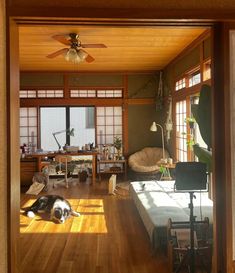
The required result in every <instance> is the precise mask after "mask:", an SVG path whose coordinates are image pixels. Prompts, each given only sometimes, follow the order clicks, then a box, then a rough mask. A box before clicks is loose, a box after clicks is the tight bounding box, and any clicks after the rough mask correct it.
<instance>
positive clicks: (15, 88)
mask: <svg viewBox="0 0 235 273" xmlns="http://www.w3.org/2000/svg"><path fill="white" fill-rule="evenodd" d="M18 37H19V33H18V27H17V25H16V24H15V22H14V21H13V20H10V21H9V36H7V38H8V39H7V43H8V44H9V45H10V47H9V48H8V51H7V56H8V58H7V90H8V92H9V95H8V101H7V112H8V113H7V125H8V127H7V129H8V138H7V139H8V143H7V162H8V166H7V167H8V177H7V183H8V225H9V226H8V232H9V244H8V246H9V251H8V253H9V258H10V262H9V266H10V268H9V272H10V273H17V272H19V271H18V262H19V259H18V255H19V245H18V244H19V224H20V223H19V211H20V151H19V147H20V143H19V41H18Z"/></svg>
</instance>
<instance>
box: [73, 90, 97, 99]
mask: <svg viewBox="0 0 235 273" xmlns="http://www.w3.org/2000/svg"><path fill="white" fill-rule="evenodd" d="M70 97H71V98H95V97H96V90H70Z"/></svg>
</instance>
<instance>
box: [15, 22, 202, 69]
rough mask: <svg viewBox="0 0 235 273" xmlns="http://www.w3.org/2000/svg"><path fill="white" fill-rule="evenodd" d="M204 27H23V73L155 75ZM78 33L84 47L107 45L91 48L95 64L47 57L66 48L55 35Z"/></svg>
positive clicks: (21, 49)
mask: <svg viewBox="0 0 235 273" xmlns="http://www.w3.org/2000/svg"><path fill="white" fill-rule="evenodd" d="M205 30H206V28H204V27H190V28H188V27H187V28H186V27H108V26H106V27H104V26H90V27H88V26H68V25H66V26H65V25H63V26H46V25H45V26H42V25H41V26H35V25H31V26H30V25H27V26H23V25H21V26H20V28H19V33H20V35H19V37H20V41H19V44H20V69H21V71H79V72H93V71H94V72H97V71H101V72H102V71H104V72H107V71H111V72H112V71H120V72H123V71H127V72H128V71H155V70H160V69H162V68H164V67H165V66H166V65H167V64H168V63H169V62H170V61H172V60H173V59H174V58H175V57H176V56H177V55H178V54H179V53H180V52H182V50H183V49H184V48H186V47H187V46H188V45H189V44H190V43H192V42H193V41H194V40H195V39H196V38H197V37H198V36H200V35H201V34H202V33H203V32H204V31H205ZM71 32H76V33H78V34H79V36H80V40H81V42H82V43H84V44H85V43H86V44H87V43H89V44H91V43H103V44H105V45H106V46H107V48H89V49H88V48H87V49H86V51H87V52H88V53H89V54H90V55H91V56H92V57H94V58H95V61H94V62H92V63H87V62H82V63H80V64H73V63H71V62H67V61H66V60H65V58H64V56H63V55H62V56H58V57H56V58H54V59H49V58H47V57H46V56H47V55H48V54H50V53H53V52H55V51H57V50H60V49H62V48H65V47H66V46H65V45H63V44H62V43H60V42H58V41H56V40H54V39H53V38H52V36H53V35H58V34H60V35H67V34H69V33H71Z"/></svg>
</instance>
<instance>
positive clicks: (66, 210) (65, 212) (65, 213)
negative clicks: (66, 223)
mask: <svg viewBox="0 0 235 273" xmlns="http://www.w3.org/2000/svg"><path fill="white" fill-rule="evenodd" d="M69 216H70V211H69V210H68V209H64V217H65V218H68V217H69Z"/></svg>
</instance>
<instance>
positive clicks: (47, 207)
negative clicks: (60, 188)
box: [24, 195, 80, 223]
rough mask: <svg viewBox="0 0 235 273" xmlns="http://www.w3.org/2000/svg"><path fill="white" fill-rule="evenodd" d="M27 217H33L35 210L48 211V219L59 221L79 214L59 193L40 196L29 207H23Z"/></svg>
mask: <svg viewBox="0 0 235 273" xmlns="http://www.w3.org/2000/svg"><path fill="white" fill-rule="evenodd" d="M24 210H25V213H26V214H27V216H28V217H30V218H33V217H34V216H35V213H37V212H39V213H40V212H45V213H49V215H50V219H51V220H53V221H57V222H59V223H64V222H65V220H66V219H67V218H68V217H70V216H71V215H73V216H80V213H78V212H76V211H74V210H72V207H71V205H70V203H69V202H68V201H67V200H65V199H64V198H63V197H61V196H59V195H44V196H40V197H39V198H38V199H37V200H36V201H35V202H34V203H33V204H32V206H30V207H29V208H25V209H24Z"/></svg>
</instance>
